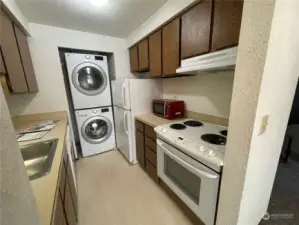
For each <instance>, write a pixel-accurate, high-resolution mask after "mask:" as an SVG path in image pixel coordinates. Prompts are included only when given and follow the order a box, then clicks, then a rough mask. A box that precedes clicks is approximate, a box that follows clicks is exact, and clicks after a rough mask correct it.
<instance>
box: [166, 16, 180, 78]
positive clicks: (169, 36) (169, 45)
mask: <svg viewBox="0 0 299 225" xmlns="http://www.w3.org/2000/svg"><path fill="white" fill-rule="evenodd" d="M162 47H163V51H162V62H163V70H162V72H163V76H172V75H174V74H176V69H177V68H178V67H179V66H180V18H176V19H174V20H173V21H171V22H170V23H168V24H167V25H165V27H163V28H162Z"/></svg>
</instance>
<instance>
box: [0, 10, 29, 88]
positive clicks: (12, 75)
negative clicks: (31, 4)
mask: <svg viewBox="0 0 299 225" xmlns="http://www.w3.org/2000/svg"><path fill="white" fill-rule="evenodd" d="M0 13H1V23H2V31H5V32H2V34H1V49H2V53H3V59H4V62H5V65H6V69H7V74H8V78H9V83H10V86H11V89H12V92H14V93H25V92H28V86H27V83H26V78H25V73H24V70H23V66H22V62H21V57H20V54H19V49H18V45H17V40H16V37H15V33H14V28H13V24H12V21H11V20H10V19H9V18H8V16H7V15H5V13H4V12H2V11H1V10H0Z"/></svg>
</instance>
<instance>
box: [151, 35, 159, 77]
mask: <svg viewBox="0 0 299 225" xmlns="http://www.w3.org/2000/svg"><path fill="white" fill-rule="evenodd" d="M149 60H150V74H151V76H152V77H161V76H162V31H161V30H158V31H156V32H155V33H153V34H152V35H150V36H149Z"/></svg>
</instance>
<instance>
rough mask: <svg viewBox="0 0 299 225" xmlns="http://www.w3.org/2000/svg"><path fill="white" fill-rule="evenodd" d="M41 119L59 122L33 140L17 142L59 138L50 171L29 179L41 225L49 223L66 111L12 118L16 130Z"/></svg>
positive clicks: (29, 142)
mask: <svg viewBox="0 0 299 225" xmlns="http://www.w3.org/2000/svg"><path fill="white" fill-rule="evenodd" d="M43 120H59V122H58V123H57V124H56V126H55V127H54V128H53V129H52V130H51V131H50V132H49V133H47V134H46V135H45V136H44V137H43V138H41V139H38V140H34V141H24V142H19V144H20V146H22V145H27V144H31V143H35V142H40V141H45V140H50V139H54V138H58V139H59V140H58V143H57V147H56V151H55V156H54V159H53V163H52V167H51V171H50V172H49V173H48V174H47V175H46V176H43V177H41V178H38V179H35V180H32V181H30V184H31V186H32V189H33V194H34V196H35V199H36V203H37V207H38V210H39V214H40V218H41V221H42V225H50V224H51V217H52V211H53V205H54V201H55V195H56V188H57V183H58V176H59V169H60V163H61V160H62V152H63V148H64V140H65V134H66V129H67V113H66V112H54V113H43V114H34V115H26V116H18V117H16V118H13V124H14V127H15V130H16V132H22V131H24V130H25V129H27V128H29V127H31V126H32V125H34V124H36V122H38V121H43Z"/></svg>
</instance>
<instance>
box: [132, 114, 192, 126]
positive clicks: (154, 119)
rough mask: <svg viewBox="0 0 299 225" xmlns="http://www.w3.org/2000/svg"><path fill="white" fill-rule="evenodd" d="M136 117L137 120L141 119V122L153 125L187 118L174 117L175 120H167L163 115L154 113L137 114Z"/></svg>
mask: <svg viewBox="0 0 299 225" xmlns="http://www.w3.org/2000/svg"><path fill="white" fill-rule="evenodd" d="M135 118H136V119H137V120H139V121H140V122H143V123H145V124H147V125H149V126H151V127H157V126H159V125H163V124H167V123H173V122H175V121H180V120H183V119H186V118H184V117H183V118H178V119H174V120H167V119H164V118H162V117H159V116H156V115H154V114H153V113H147V114H141V115H138V116H135Z"/></svg>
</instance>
